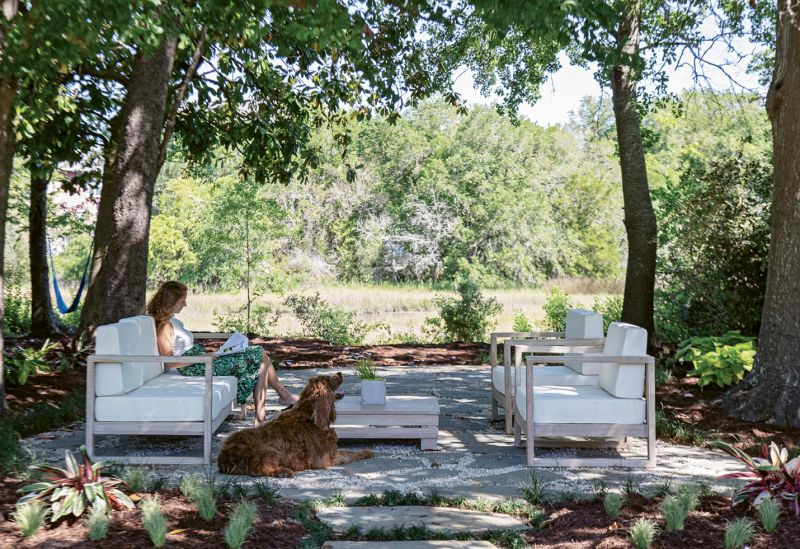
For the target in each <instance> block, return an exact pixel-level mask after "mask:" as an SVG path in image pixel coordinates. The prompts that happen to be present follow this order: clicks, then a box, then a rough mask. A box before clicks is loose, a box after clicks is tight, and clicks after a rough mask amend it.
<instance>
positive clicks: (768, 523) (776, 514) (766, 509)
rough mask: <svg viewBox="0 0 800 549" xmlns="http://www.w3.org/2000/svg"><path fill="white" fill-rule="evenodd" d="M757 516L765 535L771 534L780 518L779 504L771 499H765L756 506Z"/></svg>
mask: <svg viewBox="0 0 800 549" xmlns="http://www.w3.org/2000/svg"><path fill="white" fill-rule="evenodd" d="M758 515H759V516H760V517H761V526H763V527H764V531H765V532H766V533H767V534H771V533H773V532H774V531H775V529H776V528H777V527H778V519H779V518H780V516H781V504H780V503H778V502H777V501H775V500H774V499H773V498H771V497H769V498H766V499H765V500H763V501H762V502H761V504H760V505H759V506H758Z"/></svg>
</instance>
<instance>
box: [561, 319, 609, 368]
mask: <svg viewBox="0 0 800 549" xmlns="http://www.w3.org/2000/svg"><path fill="white" fill-rule="evenodd" d="M564 337H565V338H566V339H600V338H602V337H603V315H601V314H600V313H596V312H594V311H587V310H586V309H570V310H569V311H567V327H566V330H565V332H564ZM581 354H584V353H567V355H566V356H577V355H581ZM585 354H592V353H585ZM567 366H568V367H570V368H572V369H573V370H575V371H576V372H577V373H579V374H581V375H585V376H596V375H597V374H599V373H600V365H599V364H597V363H591V362H587V363H583V364H568V365H567Z"/></svg>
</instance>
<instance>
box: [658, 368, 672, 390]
mask: <svg viewBox="0 0 800 549" xmlns="http://www.w3.org/2000/svg"><path fill="white" fill-rule="evenodd" d="M672 379H673V376H672V369H670V368H667V367H665V366H660V365H659V366H656V386H657V387H661V386H662V385H666V384H667V383H669V382H670V381H672Z"/></svg>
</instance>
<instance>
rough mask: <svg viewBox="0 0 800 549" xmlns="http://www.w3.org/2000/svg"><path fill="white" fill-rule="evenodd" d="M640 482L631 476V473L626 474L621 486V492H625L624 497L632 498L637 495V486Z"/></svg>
mask: <svg viewBox="0 0 800 549" xmlns="http://www.w3.org/2000/svg"><path fill="white" fill-rule="evenodd" d="M640 483H641V482H640V481H639V480H638V479H637V478H636V477H635V476H633V473H628V474H627V475H626V476H625V484H624V485H623V486H622V491H623V492H625V497H627V498H632V497H633V496H635V495H636V494H638V493H639V484H640Z"/></svg>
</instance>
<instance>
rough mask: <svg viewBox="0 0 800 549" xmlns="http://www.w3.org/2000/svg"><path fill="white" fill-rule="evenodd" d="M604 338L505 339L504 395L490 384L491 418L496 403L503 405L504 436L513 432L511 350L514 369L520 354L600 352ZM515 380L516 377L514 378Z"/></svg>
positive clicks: (520, 362)
mask: <svg viewBox="0 0 800 549" xmlns="http://www.w3.org/2000/svg"><path fill="white" fill-rule="evenodd" d="M539 333H541V334H559V333H562V332H539ZM604 343H605V338H597V339H557V338H555V337H552V338H550V339H538V340H537V339H517V338H513V339H506V340H505V341H504V342H503V368H504V370H505V371H504V375H503V380H504V382H505V394H503V393H501V392H500V391H498V390H497V389H495V386H494V383H492V417H493V418H495V416H496V415H497V403H498V402H501V403H502V404H503V410H504V411H505V417H506V434H507V435H510V434H511V433H512V432H513V431H512V429H513V422H514V418H513V411H514V402H513V399H514V385H513V384H512V383H511V348H512V347H513V348H514V367H515V368H517V367H520V366H521V365H522V353H524V352H531V351H533V352H538V353H563V352H566V351H564V349H563V347H564V346H570V347H572V348H577V349H580V352H582V353H588V352H594V351H602V350H603V344H604ZM514 379H516V377H515V378H514Z"/></svg>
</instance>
